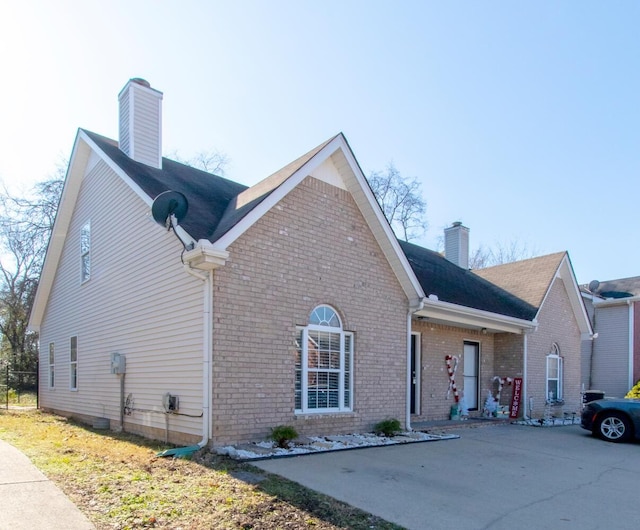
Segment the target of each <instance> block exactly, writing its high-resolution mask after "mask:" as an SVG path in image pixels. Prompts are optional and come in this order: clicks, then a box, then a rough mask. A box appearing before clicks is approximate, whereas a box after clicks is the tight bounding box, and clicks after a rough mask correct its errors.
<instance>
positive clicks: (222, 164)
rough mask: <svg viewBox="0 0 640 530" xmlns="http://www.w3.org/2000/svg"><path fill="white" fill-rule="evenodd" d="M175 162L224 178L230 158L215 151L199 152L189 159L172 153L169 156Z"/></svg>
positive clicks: (175, 152)
mask: <svg viewBox="0 0 640 530" xmlns="http://www.w3.org/2000/svg"><path fill="white" fill-rule="evenodd" d="M169 158H172V159H173V160H175V161H176V162H180V163H181V164H185V165H187V166H191V167H195V168H197V169H202V170H203V171H206V172H207V173H212V174H213V175H219V176H224V175H225V171H226V169H227V166H228V165H229V162H230V158H229V156H228V155H227V154H226V153H223V152H222V151H218V150H217V149H210V150H208V151H200V152H198V153H196V154H195V155H194V156H193V157H191V158H189V159H184V158H182V157H181V156H180V155H179V154H178V152H177V151H174V152H173V153H171V154H170V155H169Z"/></svg>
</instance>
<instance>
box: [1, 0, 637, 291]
mask: <svg viewBox="0 0 640 530" xmlns="http://www.w3.org/2000/svg"><path fill="white" fill-rule="evenodd" d="M639 27H640V3H638V2H635V1H631V0H629V1H609V2H592V1H580V2H578V1H565V2H556V1H535V2H534V1H529V2H527V1H522V2H513V1H468V2H443V1H433V2H431V1H414V2H409V1H405V2H399V1H388V2H382V1H371V0H366V1H364V0H362V1H348V0H341V1H337V0H333V1H331V0H329V1H317V2H309V1H301V0H296V1H294V0H291V1H284V0H269V1H266V0H264V1H231V0H230V1H226V2H220V1H201V2H197V1H188V0H181V1H180V2H177V1H175V2H173V1H172V2H169V1H161V0H158V1H150V0H144V1H140V0H110V1H108V2H104V1H91V0H87V1H82V2H81V1H55V2H53V1H50V0H39V1H11V0H5V1H3V2H2V3H0V58H1V61H0V65H1V67H2V83H0V123H1V126H0V149H1V151H0V178H1V179H3V180H4V181H5V182H8V183H10V184H12V185H17V184H23V185H28V184H29V183H32V182H34V181H36V180H41V179H43V178H44V177H46V176H47V175H48V174H50V173H51V172H52V171H53V169H54V167H55V164H56V162H57V160H58V159H59V157H61V156H67V157H68V156H69V154H70V151H71V147H72V144H73V139H74V137H75V133H76V129H77V128H78V127H84V128H87V129H89V130H92V131H95V132H98V133H101V134H104V135H106V136H110V137H112V138H117V94H118V92H119V91H120V89H121V88H122V87H123V86H124V84H125V83H126V81H127V80H128V79H129V78H131V77H143V78H145V79H147V80H148V81H149V82H150V83H151V85H152V86H153V87H154V88H157V89H159V90H161V91H162V92H164V106H163V118H164V130H163V143H164V150H165V153H169V152H174V151H177V152H179V153H180V155H181V156H183V157H189V156H192V155H193V154H194V153H196V152H198V151H201V150H205V149H212V148H215V149H218V150H221V151H223V152H225V153H226V154H227V155H228V156H229V157H230V159H231V164H230V166H229V167H228V170H227V176H228V177H230V178H232V179H234V180H237V181H240V182H243V183H245V184H249V185H250V184H253V183H255V182H257V181H258V180H260V179H262V178H264V177H266V176H268V175H269V174H270V173H272V172H273V171H275V170H277V169H279V168H280V167H281V166H283V165H285V164H286V163H288V162H289V161H291V160H292V159H294V158H296V157H297V156H299V155H301V154H302V153H304V152H306V151H308V150H309V149H311V148H312V147H314V146H316V145H317V144H319V143H321V142H323V141H324V140H326V139H327V138H329V137H331V136H333V135H334V134H335V133H337V132H339V131H342V132H344V133H345V135H346V136H347V138H348V140H349V142H350V144H351V146H352V148H353V150H354V151H355V154H356V157H357V158H358V160H359V162H360V165H361V166H362V168H363V170H364V172H365V173H366V174H369V173H370V172H371V171H373V170H382V169H383V168H384V167H385V166H386V165H387V163H388V162H389V161H393V162H394V163H395V165H396V167H397V168H398V169H399V170H400V172H401V173H402V174H403V175H405V176H415V177H417V178H418V179H419V180H420V182H421V183H422V189H423V194H424V196H425V198H426V200H427V202H428V210H427V220H428V222H429V224H430V228H429V231H428V233H427V236H426V237H425V238H424V239H422V240H420V241H418V242H419V243H421V244H423V245H425V246H428V247H431V248H434V247H435V246H436V245H437V242H438V238H439V237H440V236H441V234H442V230H443V228H444V227H445V226H447V225H449V224H450V223H451V222H453V221H457V220H460V221H462V222H463V223H464V224H465V225H467V226H468V227H470V229H471V244H472V247H476V246H478V245H480V244H482V245H485V246H489V247H491V246H494V245H496V244H497V243H501V244H507V243H509V242H511V241H515V240H517V241H520V242H521V243H523V244H526V245H527V246H528V247H529V249H530V250H536V251H537V252H538V253H540V254H542V253H549V252H555V251H559V250H568V251H569V253H570V255H571V258H572V262H573V265H574V269H575V271H576V275H577V278H578V281H579V282H581V283H587V282H589V281H590V280H593V279H599V280H607V279H613V278H622V277H627V276H636V275H640V245H639V244H638V242H637V236H636V234H637V229H638V225H639V223H638V218H639V214H638V207H637V206H636V204H635V198H636V197H640V178H638V177H639V170H640V127H639V125H640V107H639V105H638V103H639V98H640V31H639V30H638V28H639Z"/></svg>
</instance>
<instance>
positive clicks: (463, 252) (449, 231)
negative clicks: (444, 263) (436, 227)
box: [444, 221, 469, 269]
mask: <svg viewBox="0 0 640 530" xmlns="http://www.w3.org/2000/svg"><path fill="white" fill-rule="evenodd" d="M444 257H445V258H447V259H448V260H449V261H450V262H452V263H455V264H456V265H457V266H458V267H462V268H463V269H468V268H469V229H468V228H467V227H466V226H463V225H462V223H461V222H460V221H456V222H455V223H453V224H452V225H451V226H450V227H449V228H445V229H444Z"/></svg>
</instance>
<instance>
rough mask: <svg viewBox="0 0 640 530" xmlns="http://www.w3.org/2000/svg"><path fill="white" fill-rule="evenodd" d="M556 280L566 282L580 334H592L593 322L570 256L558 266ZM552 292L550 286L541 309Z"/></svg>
mask: <svg viewBox="0 0 640 530" xmlns="http://www.w3.org/2000/svg"><path fill="white" fill-rule="evenodd" d="M556 278H560V279H562V280H563V281H564V286H565V289H566V290H567V294H568V295H569V303H570V304H571V309H573V314H574V315H575V317H576V321H577V322H578V327H579V328H580V333H581V334H592V333H593V329H592V327H591V321H590V320H589V315H588V314H587V309H586V307H585V306H584V301H583V300H582V294H581V291H580V287H579V286H578V281H577V280H576V276H575V274H574V272H573V267H572V266H571V262H570V261H569V255H568V254H567V253H565V255H564V257H563V258H562V261H561V262H560V265H559V266H558V270H557V271H556V274H555V276H554V280H555V279H556ZM552 285H553V283H552ZM550 292H551V286H549V290H548V291H547V292H546V293H545V295H544V299H543V300H542V304H540V308H542V306H543V305H544V303H545V301H546V300H547V296H548V295H549V293H550Z"/></svg>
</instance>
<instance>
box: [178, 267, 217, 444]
mask: <svg viewBox="0 0 640 530" xmlns="http://www.w3.org/2000/svg"><path fill="white" fill-rule="evenodd" d="M185 270H186V271H187V272H188V273H189V274H191V275H192V276H194V277H196V278H198V279H199V280H202V282H203V289H204V291H203V296H202V298H203V307H202V440H200V442H198V447H200V448H202V447H205V446H206V445H207V444H208V443H209V440H210V438H211V416H210V414H211V410H210V403H211V345H212V342H213V340H212V329H211V326H212V324H211V301H212V298H213V296H212V286H213V271H209V272H200V271H197V270H194V269H192V268H191V267H189V266H188V265H185Z"/></svg>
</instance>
